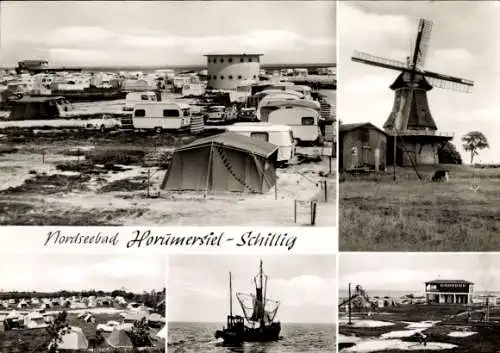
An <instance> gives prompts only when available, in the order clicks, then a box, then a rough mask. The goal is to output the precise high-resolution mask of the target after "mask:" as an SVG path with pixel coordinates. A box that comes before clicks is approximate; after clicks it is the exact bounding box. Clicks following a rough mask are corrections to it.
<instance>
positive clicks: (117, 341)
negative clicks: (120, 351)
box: [106, 328, 134, 348]
mask: <svg viewBox="0 0 500 353" xmlns="http://www.w3.org/2000/svg"><path fill="white" fill-rule="evenodd" d="M106 343H107V344H109V345H110V346H111V347H113V348H133V347H134V345H133V344H132V340H131V339H130V337H129V335H128V334H127V331H125V330H123V329H119V328H115V329H114V330H113V332H111V334H110V335H109V336H108V337H107V338H106Z"/></svg>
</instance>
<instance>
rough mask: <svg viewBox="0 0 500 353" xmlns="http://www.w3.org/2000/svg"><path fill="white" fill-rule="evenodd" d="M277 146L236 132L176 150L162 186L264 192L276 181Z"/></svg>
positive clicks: (209, 138) (180, 188) (216, 136)
mask: <svg viewBox="0 0 500 353" xmlns="http://www.w3.org/2000/svg"><path fill="white" fill-rule="evenodd" d="M277 154H278V146H276V145H273V144H270V143H268V142H266V141H264V140H261V139H255V138H251V137H247V136H243V135H239V134H236V133H233V132H225V133H222V134H218V135H215V136H210V137H206V138H202V139H199V140H196V141H194V142H193V143H191V144H189V145H186V146H183V147H181V148H178V149H176V150H175V152H174V155H173V158H172V164H171V165H170V168H169V170H168V171H167V173H166V174H165V178H164V179H163V183H162V185H161V188H162V189H165V190H171V191H173V190H193V191H211V192H214V191H215V192H221V191H222V192H225V191H236V192H252V193H265V192H267V191H268V190H269V189H271V188H272V187H273V186H274V184H275V182H276V169H275V164H276V159H277Z"/></svg>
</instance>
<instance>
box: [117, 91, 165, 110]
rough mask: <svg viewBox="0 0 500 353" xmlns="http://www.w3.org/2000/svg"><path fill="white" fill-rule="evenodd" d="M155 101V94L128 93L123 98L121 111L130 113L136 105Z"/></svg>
mask: <svg viewBox="0 0 500 353" xmlns="http://www.w3.org/2000/svg"><path fill="white" fill-rule="evenodd" d="M157 100H158V99H157V97H156V93H155V92H130V93H128V94H127V96H126V97H125V106H124V107H123V110H124V111H132V110H134V106H135V105H136V104H137V103H144V102H156V101H157Z"/></svg>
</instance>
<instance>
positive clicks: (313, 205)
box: [311, 201, 316, 226]
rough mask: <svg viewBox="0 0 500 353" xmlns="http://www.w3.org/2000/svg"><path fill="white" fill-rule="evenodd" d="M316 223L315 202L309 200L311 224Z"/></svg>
mask: <svg viewBox="0 0 500 353" xmlns="http://www.w3.org/2000/svg"><path fill="white" fill-rule="evenodd" d="M315 224H316V202H314V201H311V225H312V226H314V225H315Z"/></svg>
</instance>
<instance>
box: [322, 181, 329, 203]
mask: <svg viewBox="0 0 500 353" xmlns="http://www.w3.org/2000/svg"><path fill="white" fill-rule="evenodd" d="M323 183H324V184H323V187H324V188H325V202H328V186H327V181H326V180H324V181H323Z"/></svg>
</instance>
